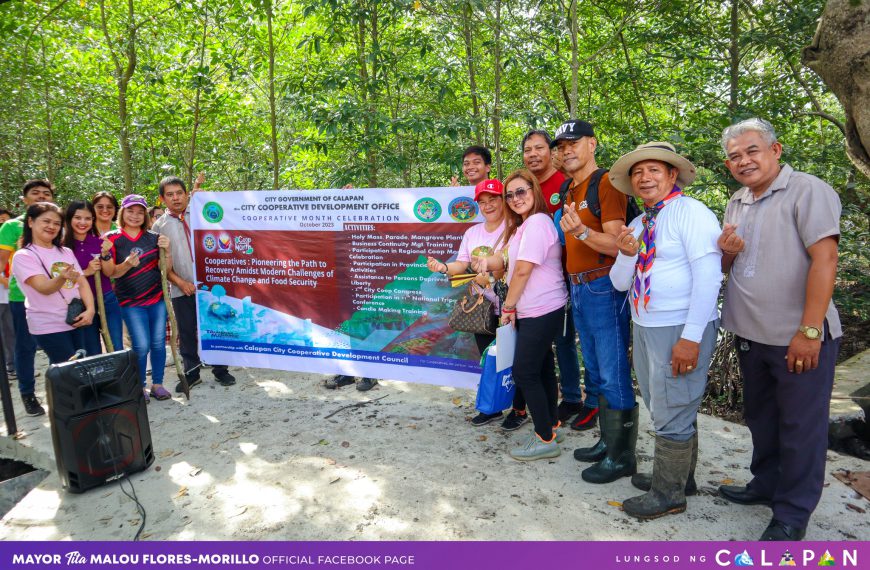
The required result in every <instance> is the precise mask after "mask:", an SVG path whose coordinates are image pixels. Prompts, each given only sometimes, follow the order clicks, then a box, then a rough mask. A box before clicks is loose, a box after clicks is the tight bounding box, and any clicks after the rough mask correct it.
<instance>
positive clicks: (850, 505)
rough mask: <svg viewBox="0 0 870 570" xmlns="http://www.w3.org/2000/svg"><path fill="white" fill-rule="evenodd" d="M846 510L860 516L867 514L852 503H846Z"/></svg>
mask: <svg viewBox="0 0 870 570" xmlns="http://www.w3.org/2000/svg"><path fill="white" fill-rule="evenodd" d="M846 508H847V509H851V510H853V511H855V512H856V513H861V514H862V515H863V514H864V513H866V512H867V511H865V510H864V509H862V508H861V507H859V506H858V505H853V504H852V503H846Z"/></svg>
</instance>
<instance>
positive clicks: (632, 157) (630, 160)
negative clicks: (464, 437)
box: [609, 142, 697, 196]
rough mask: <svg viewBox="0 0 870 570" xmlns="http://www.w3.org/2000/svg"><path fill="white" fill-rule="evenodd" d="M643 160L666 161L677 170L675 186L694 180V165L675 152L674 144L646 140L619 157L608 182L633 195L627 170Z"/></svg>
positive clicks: (684, 185)
mask: <svg viewBox="0 0 870 570" xmlns="http://www.w3.org/2000/svg"><path fill="white" fill-rule="evenodd" d="M644 160H660V161H662V162H666V163H668V164H670V165H671V166H673V167H676V168H677V170H679V174H677V186H679V187H680V188H685V187H686V186H688V185H689V184H691V183H692V182H694V180H695V175H696V174H697V173H696V172H695V165H693V164H692V163H691V162H689V161H688V160H686V159H685V158H683V157H682V156H680V155H679V154H677V151H676V149H675V148H674V145H672V144H671V143H668V142H648V143H646V144H642V145H640V146H638V147H637V148H636V149H634V150H633V151H631V152H629V153H628V154H624V155H622V156H621V157H619V160H617V161H616V162H615V163H613V166H612V167H611V168H610V174H609V178H610V183H611V184H613V186H614V187H615V188H616V189H617V190H619V191H620V192H622V193H623V194H628V195H629V196H634V190H633V189H632V187H631V176H630V175H629V171H630V170H631V168H632V167H633V166H634V165H635V164H637V163H638V162H643V161H644Z"/></svg>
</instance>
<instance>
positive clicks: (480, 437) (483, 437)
mask: <svg viewBox="0 0 870 570" xmlns="http://www.w3.org/2000/svg"><path fill="white" fill-rule="evenodd" d="M477 441H486V436H485V435H481V436H478V438H477Z"/></svg>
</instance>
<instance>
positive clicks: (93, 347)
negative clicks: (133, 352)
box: [82, 291, 124, 356]
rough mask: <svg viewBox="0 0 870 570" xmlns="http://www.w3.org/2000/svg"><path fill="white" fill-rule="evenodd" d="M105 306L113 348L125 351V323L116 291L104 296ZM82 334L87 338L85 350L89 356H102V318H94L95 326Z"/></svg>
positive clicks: (83, 330)
mask: <svg viewBox="0 0 870 570" xmlns="http://www.w3.org/2000/svg"><path fill="white" fill-rule="evenodd" d="M103 304H104V305H105V307H106V324H107V325H108V326H109V338H111V339H112V348H113V349H115V350H123V348H124V323H123V320H122V319H121V305H119V304H118V297H116V296H115V292H114V291H109V292H108V293H106V294H105V295H103ZM82 333H83V334H84V337H85V350H86V351H87V352H88V356H94V355H95V354H101V353H102V352H103V345H102V342H101V340H100V339H101V336H102V335H101V334H100V318H99V316H97V317H95V318H94V324H92V325H91V326H89V327H84V328H83V329H82Z"/></svg>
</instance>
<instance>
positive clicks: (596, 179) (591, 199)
mask: <svg viewBox="0 0 870 570" xmlns="http://www.w3.org/2000/svg"><path fill="white" fill-rule="evenodd" d="M606 172H607V169H606V168H599V169H598V170H596V171H595V172H593V173H592V176H591V177H590V178H589V186H588V187H587V188H586V207H587V208H589V211H590V212H592V215H593V216H595V217H596V218H598V219H599V220H600V219H601V201H600V200H599V199H598V185H599V184H600V183H601V178H602V177H603V176H604V174H605V173H606Z"/></svg>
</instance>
